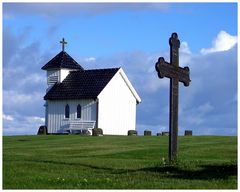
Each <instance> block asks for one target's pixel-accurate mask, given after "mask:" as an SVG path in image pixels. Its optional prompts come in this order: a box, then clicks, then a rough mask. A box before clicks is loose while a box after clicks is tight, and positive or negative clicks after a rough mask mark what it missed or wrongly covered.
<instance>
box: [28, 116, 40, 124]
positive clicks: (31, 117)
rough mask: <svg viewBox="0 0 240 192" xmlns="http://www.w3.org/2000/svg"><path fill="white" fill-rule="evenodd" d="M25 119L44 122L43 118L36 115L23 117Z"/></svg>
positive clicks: (30, 121) (31, 121) (32, 121)
mask: <svg viewBox="0 0 240 192" xmlns="http://www.w3.org/2000/svg"><path fill="white" fill-rule="evenodd" d="M25 119H26V121H27V122H29V123H35V122H36V123H44V122H45V118H42V117H37V116H27V117H25Z"/></svg>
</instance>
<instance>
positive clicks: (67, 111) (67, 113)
mask: <svg viewBox="0 0 240 192" xmlns="http://www.w3.org/2000/svg"><path fill="white" fill-rule="evenodd" d="M65 118H69V105H68V104H67V105H66V106H65Z"/></svg>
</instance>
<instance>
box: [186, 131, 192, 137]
mask: <svg viewBox="0 0 240 192" xmlns="http://www.w3.org/2000/svg"><path fill="white" fill-rule="evenodd" d="M184 135H185V136H192V130H185V133H184Z"/></svg>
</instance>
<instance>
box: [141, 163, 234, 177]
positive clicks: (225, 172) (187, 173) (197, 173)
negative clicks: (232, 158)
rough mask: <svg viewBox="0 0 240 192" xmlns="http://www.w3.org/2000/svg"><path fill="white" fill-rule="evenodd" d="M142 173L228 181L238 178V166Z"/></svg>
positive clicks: (159, 170)
mask: <svg viewBox="0 0 240 192" xmlns="http://www.w3.org/2000/svg"><path fill="white" fill-rule="evenodd" d="M141 171H146V172H155V173H165V174H166V176H167V177H170V178H178V179H188V180H209V179H224V180H225V179H228V177H230V176H237V165H232V164H231V165H229V164H221V165H201V166H200V167H198V169H197V170H185V169H182V168H178V167H174V166H166V167H149V168H143V169H141Z"/></svg>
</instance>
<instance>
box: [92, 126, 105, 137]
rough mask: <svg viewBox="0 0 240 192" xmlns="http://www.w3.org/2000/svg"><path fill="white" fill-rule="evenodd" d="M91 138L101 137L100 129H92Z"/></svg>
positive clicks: (101, 131)
mask: <svg viewBox="0 0 240 192" xmlns="http://www.w3.org/2000/svg"><path fill="white" fill-rule="evenodd" d="M92 136H103V130H102V129H101V128H94V129H92Z"/></svg>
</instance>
